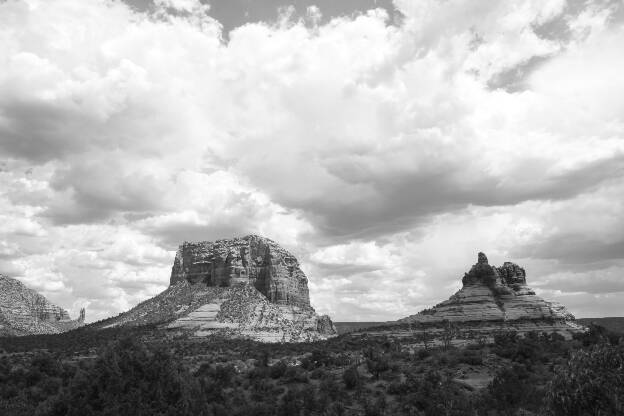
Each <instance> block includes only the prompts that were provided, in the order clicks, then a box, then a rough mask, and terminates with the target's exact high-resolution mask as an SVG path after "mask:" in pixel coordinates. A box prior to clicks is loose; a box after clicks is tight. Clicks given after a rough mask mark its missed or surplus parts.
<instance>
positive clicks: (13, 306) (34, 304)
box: [0, 275, 85, 336]
mask: <svg viewBox="0 0 624 416" xmlns="http://www.w3.org/2000/svg"><path fill="white" fill-rule="evenodd" d="M84 317H85V311H84V309H82V310H81V311H80V317H79V318H78V319H76V320H72V319H71V318H70V317H69V314H68V313H67V311H66V310H64V309H63V308H61V307H59V306H56V305H54V304H52V303H51V302H50V301H48V300H47V299H46V298H45V297H43V296H41V295H40V294H39V293H37V292H35V291H34V290H32V289H29V288H27V287H26V286H24V284H23V283H21V282H20V281H19V280H16V279H12V278H10V277H7V276H4V275H0V336H21V335H32V334H57V333H60V332H65V331H69V330H71V329H75V328H78V327H80V326H82V325H84Z"/></svg>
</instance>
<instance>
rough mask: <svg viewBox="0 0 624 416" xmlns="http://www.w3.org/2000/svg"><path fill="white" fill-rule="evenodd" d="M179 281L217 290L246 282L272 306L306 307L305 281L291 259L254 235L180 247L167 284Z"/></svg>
mask: <svg viewBox="0 0 624 416" xmlns="http://www.w3.org/2000/svg"><path fill="white" fill-rule="evenodd" d="M182 280H187V281H188V282H189V283H192V284H194V283H204V284H206V285H208V286H220V287H228V286H232V285H236V284H239V283H247V282H248V283H250V284H252V285H253V286H254V287H255V288H256V289H258V290H259V291H260V293H262V294H263V295H264V296H266V297H267V299H269V301H271V302H273V303H276V304H280V305H293V306H299V307H304V308H305V307H309V306H310V299H309V294H308V279H307V278H306V276H305V274H304V273H303V272H302V271H301V269H300V268H299V262H298V261H297V259H296V258H295V256H293V255H292V254H290V253H289V252H288V251H286V250H285V249H283V248H282V247H280V246H279V245H278V244H277V243H275V242H274V241H272V240H269V239H268V238H263V237H260V236H256V235H249V236H246V237H243V238H234V239H226V240H217V241H215V242H210V241H203V242H198V243H184V244H182V245H181V246H180V248H179V250H178V252H177V254H176V258H175V260H174V263H173V268H172V270H171V279H170V284H171V285H173V284H175V283H177V282H179V281H182Z"/></svg>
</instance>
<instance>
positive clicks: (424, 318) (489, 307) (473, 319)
mask: <svg viewBox="0 0 624 416" xmlns="http://www.w3.org/2000/svg"><path fill="white" fill-rule="evenodd" d="M462 283H463V287H462V288H461V289H460V290H459V291H458V292H457V293H455V294H454V295H453V296H451V297H450V298H449V299H448V300H446V301H444V302H442V303H440V304H438V305H436V306H435V307H433V308H432V309H428V310H425V311H423V312H421V313H419V314H417V315H412V316H409V317H407V318H404V319H402V320H400V322H407V323H436V322H446V321H449V322H458V323H463V324H470V323H479V325H480V326H481V327H483V324H484V323H487V322H491V323H496V324H497V325H502V326H501V328H502V327H505V326H508V327H515V328H516V329H522V326H523V325H525V326H527V328H531V329H530V330H544V331H547V332H548V331H552V330H561V331H568V332H576V331H579V330H582V327H581V326H579V325H577V324H575V323H574V316H573V315H572V314H571V313H570V312H568V311H567V310H566V309H565V307H563V306H562V305H559V304H557V303H553V302H547V301H545V300H544V299H542V298H540V297H539V296H537V295H536V294H535V292H534V291H533V290H532V289H531V288H530V287H528V286H527V284H526V273H525V271H524V269H523V268H522V267H520V266H518V265H517V264H514V263H511V262H505V263H504V264H503V266H501V267H494V266H490V265H489V263H488V260H487V257H486V256H485V254H483V253H479V255H478V259H477V263H476V264H475V265H473V266H472V268H471V269H470V271H469V272H468V273H466V274H465V275H464V277H463V278H462Z"/></svg>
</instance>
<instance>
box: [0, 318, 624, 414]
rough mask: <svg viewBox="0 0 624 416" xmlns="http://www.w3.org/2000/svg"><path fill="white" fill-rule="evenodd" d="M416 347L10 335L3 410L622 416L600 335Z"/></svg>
mask: <svg viewBox="0 0 624 416" xmlns="http://www.w3.org/2000/svg"><path fill="white" fill-rule="evenodd" d="M102 334H105V336H103V335H102ZM420 338H422V336H421V335H420V334H414V336H413V337H402V338H391V337H386V336H382V335H380V336H355V335H343V336H341V337H338V338H335V339H332V340H329V341H324V342H319V343H310V344H260V343H256V342H252V341H246V340H231V339H223V338H216V337H215V338H209V339H194V338H189V337H187V336H178V337H173V336H171V335H169V334H167V333H164V332H161V331H157V330H155V329H154V328H149V327H142V328H134V329H130V330H129V329H110V330H105V331H93V330H89V329H83V330H77V331H72V332H70V333H67V334H63V335H56V336H37V337H25V338H3V339H0V348H1V349H2V350H4V353H3V354H1V358H0V414H2V415H14V416H22V415H28V416H32V415H34V416H44V415H55V416H56V415H81V416H82V415H98V416H99V415H191V414H192V415H206V416H212V415H215V416H216V415H224V416H225V415H259V416H262V415H289V416H290V415H366V416H368V415H434V416H435V415H445V416H446V415H458V416H459V415H484V416H485V415H488V416H489V415H552V416H559V415H621V414H624V408H623V404H624V387H623V386H624V346H623V345H622V344H621V342H620V337H619V336H618V335H617V334H613V333H610V332H609V331H607V330H605V329H604V328H600V327H593V328H592V329H591V330H590V331H589V332H587V333H585V334H582V335H579V336H577V337H575V339H573V340H565V339H563V338H562V337H561V336H558V335H556V334H554V335H547V334H537V333H530V334H528V335H527V336H525V337H519V336H517V334H515V333H512V332H507V333H499V334H498V335H497V336H496V337H495V338H494V340H493V342H492V343H486V342H480V343H478V344H473V345H468V346H465V347H461V348H458V347H455V346H453V345H451V344H450V343H448V342H443V343H442V345H438V346H434V345H428V348H427V349H425V348H422V340H421V339H420ZM419 342H420V344H419ZM419 345H420V346H419Z"/></svg>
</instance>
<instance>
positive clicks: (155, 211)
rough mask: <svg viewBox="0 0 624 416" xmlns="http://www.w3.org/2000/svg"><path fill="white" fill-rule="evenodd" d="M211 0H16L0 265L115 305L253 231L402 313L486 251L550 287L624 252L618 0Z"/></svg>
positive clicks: (3, 47) (4, 108)
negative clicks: (202, 246) (196, 250)
mask: <svg viewBox="0 0 624 416" xmlns="http://www.w3.org/2000/svg"><path fill="white" fill-rule="evenodd" d="M334 3H335V2H334ZM210 6H211V7H207V6H206V5H203V4H201V3H200V2H198V1H191V0H175V1H173V0H159V1H158V2H155V3H154V4H153V7H142V8H137V9H133V8H131V7H129V6H128V5H126V4H125V3H122V2H119V1H107V2H105V1H97V2H79V1H72V0H62V1H58V2H55V3H54V4H50V3H49V2H43V1H35V0H28V1H26V0H24V1H17V0H14V1H8V2H3V3H1V4H0V68H2V69H0V153H1V159H2V161H1V162H2V163H1V164H0V185H1V188H0V219H1V220H2V221H3V223H5V224H7V225H6V226H5V227H4V228H3V229H2V230H0V258H1V262H0V272H10V273H11V274H13V275H17V276H19V277H20V278H22V279H24V280H25V281H27V282H28V283H29V284H31V285H32V286H33V287H36V288H38V289H40V290H43V291H44V292H45V293H46V294H47V295H49V296H51V297H52V298H53V299H54V300H56V301H58V302H60V303H63V304H65V305H72V308H77V307H78V306H79V303H80V302H83V304H89V308H90V309H93V310H94V312H93V314H92V315H90V316H91V317H94V318H95V317H97V318H99V317H105V316H106V315H107V314H113V313H117V312H120V311H121V310H122V309H124V308H128V307H130V306H132V305H133V304H134V303H136V302H138V301H140V300H142V299H145V297H147V296H151V295H153V294H154V293H156V292H157V291H158V290H160V289H162V288H163V287H164V286H165V285H166V284H167V280H168V270H169V269H170V266H171V264H170V263H171V261H172V257H171V256H172V253H173V251H174V250H175V248H176V247H177V245H178V244H179V243H181V242H182V241H183V240H200V239H201V240H210V239H215V238H220V237H227V236H230V235H240V234H247V233H251V232H253V233H260V234H265V235H267V236H268V237H270V238H273V239H275V240H277V241H279V242H281V243H283V244H284V245H285V246H287V248H289V249H291V250H292V251H293V252H295V254H296V255H297V256H298V257H299V258H300V260H301V261H302V264H303V266H304V268H305V269H306V272H307V273H308V274H309V276H310V285H311V291H312V297H313V302H314V303H315V305H317V307H318V309H319V310H320V311H330V312H333V313H335V315H336V317H337V318H338V319H351V318H350V317H351V316H352V315H353V316H355V315H357V317H359V318H361V319H394V318H398V317H401V316H404V315H407V314H410V313H413V312H415V310H417V309H418V308H421V307H424V306H428V305H431V304H433V303H437V302H438V301H439V300H442V299H444V298H446V297H447V296H448V294H449V292H451V291H453V290H454V289H456V287H457V285H458V279H459V277H460V276H461V275H462V273H463V272H464V271H465V269H467V268H468V267H469V266H470V264H472V263H474V255H475V253H476V252H477V251H479V250H485V251H486V252H488V254H489V255H490V256H491V258H492V259H493V260H495V261H496V262H498V263H502V262H503V261H505V260H517V261H519V262H520V261H522V262H524V263H523V264H526V265H527V267H528V269H530V270H533V271H535V275H534V276H535V279H536V281H538V282H541V283H540V285H541V286H540V287H541V288H542V290H555V288H556V286H563V281H564V280H565V279H574V280H575V281H579V282H580V281H584V282H587V281H589V280H590V279H592V276H594V275H593V274H592V273H607V272H605V270H612V268H617V267H620V262H621V254H619V253H621V248H622V240H623V239H622V233H621V232H620V231H618V230H621V229H622V225H623V224H622V222H623V220H622V214H621V212H622V209H621V208H622V207H621V204H620V203H619V201H621V200H622V189H621V186H620V185H619V184H620V183H622V180H623V179H624V171H623V169H624V159H623V155H624V144H623V142H622V137H624V120H623V119H622V114H624V99H623V98H622V97H624V78H623V76H622V74H621V71H618V69H619V68H621V67H622V65H624V54H623V53H622V51H621V44H622V39H624V27H623V24H622V22H624V19H622V17H621V13H622V7H621V6H620V5H619V4H618V3H617V2H595V3H594V2H582V3H581V2H566V1H562V0H555V1H547V2H544V1H525V2H522V3H517V4H512V3H486V2H478V3H475V2H469V1H460V0H451V1H446V2H439V1H422V2H419V3H414V2H409V1H402V0H401V1H396V2H395V7H396V9H397V13H396V14H395V13H394V11H393V10H392V7H390V6H389V5H388V4H387V3H383V4H382V6H381V7H380V8H376V9H371V10H362V11H359V12H355V13H353V12H347V11H346V9H341V7H343V6H331V5H330V4H329V3H327V4H326V3H325V2H319V4H318V5H317V6H318V8H316V9H307V11H306V9H301V10H295V11H294V12H293V14H292V15H290V18H289V17H288V14H287V13H286V14H285V13H282V14H280V15H278V14H277V10H270V16H268V17H267V16H264V15H262V13H261V12H260V11H257V14H254V13H256V12H253V13H252V14H253V16H254V17H253V18H252V17H250V18H249V19H248V21H246V22H245V23H246V24H244V25H240V26H238V27H234V26H232V25H233V24H232V23H231V22H234V21H235V20H236V19H233V18H231V17H232V16H230V17H228V18H227V19H230V18H231V19H230V20H227V22H229V23H227V22H226V23H223V22H220V21H219V20H217V19H216V18H215V17H218V16H226V15H232V13H233V12H232V9H228V10H226V11H224V9H222V7H225V6H222V5H219V4H217V3H215V4H211V5H210ZM332 7H334V8H332ZM345 7H346V6H345ZM254 10H255V9H254ZM252 11H253V10H252ZM228 13H229V14H228ZM267 13H268V11H267ZM297 13H299V14H297ZM305 13H307V14H308V16H307V17H305V16H303V15H304V14H305ZM395 15H400V16H401V18H396V16H395ZM302 16H303V17H302ZM300 17H301V18H300ZM222 20H224V21H225V20H226V17H223V18H222ZM224 32H228V33H227V36H225V35H224ZM613 270H615V269H613ZM609 273H612V272H609ZM548 276H550V277H548ZM601 276H602V275H601ZM605 279H606V280H605V281H607V282H611V280H609V279H610V278H608V279H607V278H605ZM542 283H543V284H542ZM601 287H602V288H603V289H601V290H604V293H602V294H604V295H605V296H606V294H607V292H608V291H617V290H620V289H619V288H618V287H617V286H614V285H611V284H610V283H609V284H605V285H604V286H601ZM564 289H565V288H564ZM564 289H562V290H564ZM572 289H574V290H576V291H585V293H587V296H590V294H589V293H590V292H589V289H588V288H587V287H586V286H583V285H578V287H577V286H574V285H570V290H572ZM553 293H554V292H553ZM562 293H564V294H563V295H561V296H567V295H566V294H565V293H568V292H565V290H564V292H562ZM557 296H559V295H557ZM576 304H577V305H581V306H582V305H586V304H585V303H582V302H580V301H579V302H578V303H576ZM581 306H579V307H581ZM582 308H584V309H582V310H583V311H587V309H586V306H582Z"/></svg>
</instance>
